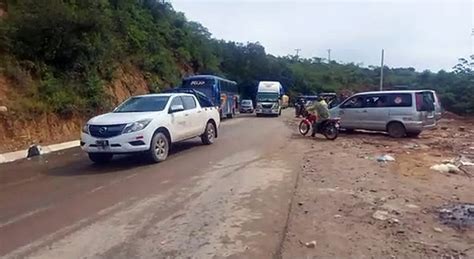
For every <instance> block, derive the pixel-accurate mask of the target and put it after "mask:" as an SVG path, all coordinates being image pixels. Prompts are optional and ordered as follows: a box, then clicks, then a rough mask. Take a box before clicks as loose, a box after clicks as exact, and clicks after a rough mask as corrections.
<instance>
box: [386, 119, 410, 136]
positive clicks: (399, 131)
mask: <svg viewBox="0 0 474 259" xmlns="http://www.w3.org/2000/svg"><path fill="white" fill-rule="evenodd" d="M387 132H388V135H390V137H392V138H403V137H405V136H406V130H405V126H403V124H401V123H400V122H390V123H389V124H388V126H387Z"/></svg>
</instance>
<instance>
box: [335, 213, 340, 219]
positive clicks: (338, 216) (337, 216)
mask: <svg viewBox="0 0 474 259" xmlns="http://www.w3.org/2000/svg"><path fill="white" fill-rule="evenodd" d="M334 218H336V219H338V218H342V216H341V215H339V214H336V215H334Z"/></svg>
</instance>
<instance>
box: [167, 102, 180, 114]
mask: <svg viewBox="0 0 474 259" xmlns="http://www.w3.org/2000/svg"><path fill="white" fill-rule="evenodd" d="M180 111H184V106H183V105H181V104H178V105H172V106H171V108H170V111H169V113H175V112H180Z"/></svg>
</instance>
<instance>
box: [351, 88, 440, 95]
mask: <svg viewBox="0 0 474 259" xmlns="http://www.w3.org/2000/svg"><path fill="white" fill-rule="evenodd" d="M419 92H434V91H433V90H428V89H419V90H388V91H371V92H360V93H356V94H354V95H360V94H406V93H419Z"/></svg>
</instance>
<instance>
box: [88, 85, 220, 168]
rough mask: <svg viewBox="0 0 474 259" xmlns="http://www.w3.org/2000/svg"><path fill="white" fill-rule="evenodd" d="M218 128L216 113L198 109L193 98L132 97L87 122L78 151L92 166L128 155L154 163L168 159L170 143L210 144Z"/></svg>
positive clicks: (177, 95)
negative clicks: (141, 156)
mask: <svg viewBox="0 0 474 259" xmlns="http://www.w3.org/2000/svg"><path fill="white" fill-rule="evenodd" d="M219 124H220V119H219V111H218V109H217V108H216V107H201V105H200V103H199V102H198V100H197V98H196V97H195V96H194V95H192V94H186V93H168V94H147V95H140V96H133V97H131V98H129V99H128V100H126V101H125V102H123V103H122V104H120V105H119V106H118V107H117V108H115V109H114V110H113V111H112V112H110V113H106V114H103V115H99V116H96V117H94V118H92V119H90V120H89V121H88V122H87V124H86V125H84V127H83V129H82V133H81V147H82V149H83V150H84V151H85V152H87V153H88V155H89V158H90V159H91V160H92V161H93V162H95V163H105V162H108V161H110V160H111V159H112V157H113V155H115V154H128V153H143V154H145V155H146V156H147V157H148V158H149V159H150V161H152V162H155V163H156V162H161V161H164V160H165V159H166V158H167V157H168V152H169V150H170V147H171V144H172V143H175V142H179V141H183V140H186V139H191V138H194V137H201V140H202V142H203V143H204V144H206V145H209V144H212V143H213V142H214V140H215V138H217V135H218V134H217V130H218V128H219Z"/></svg>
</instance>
